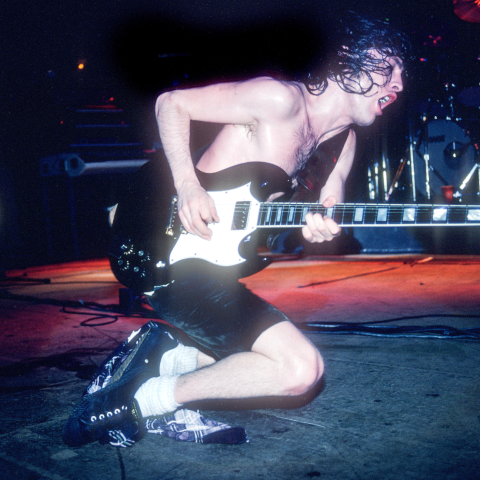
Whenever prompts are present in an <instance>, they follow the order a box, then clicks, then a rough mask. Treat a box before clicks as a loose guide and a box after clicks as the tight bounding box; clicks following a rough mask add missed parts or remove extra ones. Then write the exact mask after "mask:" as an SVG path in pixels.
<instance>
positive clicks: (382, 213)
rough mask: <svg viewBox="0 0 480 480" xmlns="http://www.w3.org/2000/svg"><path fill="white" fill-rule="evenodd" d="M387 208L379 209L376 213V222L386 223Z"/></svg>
mask: <svg viewBox="0 0 480 480" xmlns="http://www.w3.org/2000/svg"><path fill="white" fill-rule="evenodd" d="M387 213H388V208H379V209H378V212H377V222H386V221H387Z"/></svg>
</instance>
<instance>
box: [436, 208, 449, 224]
mask: <svg viewBox="0 0 480 480" xmlns="http://www.w3.org/2000/svg"><path fill="white" fill-rule="evenodd" d="M433 221H434V222H446V221H447V209H446V208H434V209H433Z"/></svg>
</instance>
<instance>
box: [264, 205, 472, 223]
mask: <svg viewBox="0 0 480 480" xmlns="http://www.w3.org/2000/svg"><path fill="white" fill-rule="evenodd" d="M308 212H312V213H320V214H321V215H322V216H324V215H326V216H328V217H330V218H332V219H333V220H335V222H337V223H338V225H340V226H342V227H347V226H354V227H381V226H383V227H410V226H419V227H420V226H422V227H426V226H441V225H443V226H459V225H468V226H474V225H480V205H409V204H373V203H340V204H337V205H335V206H334V207H330V208H325V207H323V206H322V205H320V204H318V203H282V202H278V203H277V202H264V203H262V204H261V205H260V212H259V216H258V227H260V228H264V227H265V228H268V227H272V228H279V227H280V228H281V227H288V228H292V227H301V226H303V225H305V215H306V214H307V213H308Z"/></svg>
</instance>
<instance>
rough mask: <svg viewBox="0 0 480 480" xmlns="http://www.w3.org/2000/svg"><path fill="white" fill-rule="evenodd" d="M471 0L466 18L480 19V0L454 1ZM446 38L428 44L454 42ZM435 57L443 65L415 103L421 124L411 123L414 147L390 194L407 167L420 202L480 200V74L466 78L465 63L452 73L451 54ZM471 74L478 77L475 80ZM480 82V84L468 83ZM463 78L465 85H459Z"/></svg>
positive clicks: (413, 192) (435, 46)
mask: <svg viewBox="0 0 480 480" xmlns="http://www.w3.org/2000/svg"><path fill="white" fill-rule="evenodd" d="M465 3H473V4H474V7H475V8H474V9H471V8H470V9H469V12H470V13H469V15H470V16H469V17H468V19H467V18H463V17H460V18H462V19H464V20H467V21H470V22H473V21H475V22H477V23H480V2H478V5H477V3H476V2H469V0H456V1H455V3H454V5H456V6H459V5H460V6H461V7H465ZM456 13H457V12H456ZM463 14H464V15H468V12H467V14H465V12H464V11H463ZM457 15H459V14H458V13H457ZM459 16H460V15H459ZM442 42H443V39H442V36H439V35H429V36H428V38H427V40H426V41H425V42H424V45H425V46H426V48H432V49H437V50H438V49H441V48H444V49H445V47H448V46H450V45H446V44H445V43H442ZM430 53H431V52H430ZM479 53H480V52H479ZM430 56H431V57H433V58H434V59H435V60H436V61H437V65H438V67H437V70H436V72H435V73H436V81H435V82H434V83H435V84H434V85H433V87H432V88H431V90H430V92H429V95H430V96H429V98H428V99H427V101H421V102H417V104H416V106H415V111H416V112H417V114H418V116H419V118H418V119H417V122H416V127H413V126H411V127H410V133H409V136H410V138H409V147H408V151H407V153H406V155H405V157H404V159H403V160H402V162H401V164H400V166H399V169H398V170H397V173H396V175H395V179H394V180H393V182H392V186H391V187H390V191H389V194H391V193H392V191H393V190H394V188H395V185H397V182H398V178H399V176H400V175H401V172H402V171H405V170H409V172H407V173H409V177H410V185H411V197H412V198H411V199H412V200H413V201H414V202H418V201H424V202H427V203H430V202H438V201H439V200H440V201H445V202H447V203H452V202H458V203H461V202H465V203H476V202H480V151H479V145H478V143H477V142H478V140H477V139H478V138H479V133H480V132H479V131H478V130H479V127H480V118H479V117H480V76H477V75H472V76H470V78H466V77H464V78H461V75H462V72H465V68H462V66H460V68H458V66H457V67H455V68H453V70H454V72H455V73H454V75H452V74H451V70H452V69H450V70H449V69H448V66H447V62H442V58H443V59H444V58H445V55H443V56H440V55H438V56H436V57H435V55H430ZM474 61H475V62H476V67H475V68H479V67H480V57H479V58H477V59H475V60H474ZM479 70H480V68H479ZM471 77H474V80H473V81H472V78H471ZM475 81H476V82H477V85H475V84H473V85H472V84H468V82H472V83H475ZM465 82H467V83H466V84H465ZM461 83H463V84H464V85H465V88H459V86H458V85H459V84H461ZM418 121H419V122H418ZM410 123H411V124H413V123H414V122H412V121H411V122H410ZM417 197H418V198H417Z"/></svg>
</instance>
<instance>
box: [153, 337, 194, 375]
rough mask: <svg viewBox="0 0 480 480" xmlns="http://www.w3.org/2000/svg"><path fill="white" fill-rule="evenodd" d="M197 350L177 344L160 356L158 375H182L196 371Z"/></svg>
mask: <svg viewBox="0 0 480 480" xmlns="http://www.w3.org/2000/svg"><path fill="white" fill-rule="evenodd" d="M197 363H198V350H197V349H196V348H193V347H186V346H185V345H183V344H181V343H180V344H178V346H177V347H175V348H172V349H171V350H169V351H168V352H165V353H164V354H163V355H162V360H161V361H160V375H184V374H185V373H189V372H193V371H194V370H196V369H197Z"/></svg>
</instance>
